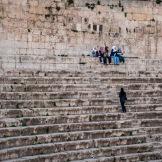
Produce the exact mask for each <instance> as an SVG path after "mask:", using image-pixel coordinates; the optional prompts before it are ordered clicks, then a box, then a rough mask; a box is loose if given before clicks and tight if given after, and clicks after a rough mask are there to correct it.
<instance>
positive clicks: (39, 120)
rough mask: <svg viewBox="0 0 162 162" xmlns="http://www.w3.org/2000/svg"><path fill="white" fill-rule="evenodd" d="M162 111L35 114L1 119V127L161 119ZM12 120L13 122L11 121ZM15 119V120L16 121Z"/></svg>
mask: <svg viewBox="0 0 162 162" xmlns="http://www.w3.org/2000/svg"><path fill="white" fill-rule="evenodd" d="M161 118H162V111H157V112H154V111H152V112H140V113H137V112H134V113H127V114H121V113H107V114H106V113H103V114H85V115H83V114H79V115H58V116H56V115H55V116H47V115H46V116H35V117H20V118H14V119H13V118H4V119H3V118H2V119H0V128H3V127H16V126H32V125H42V124H63V123H68V124H69V123H80V122H96V121H97V122H101V121H123V122H124V121H125V120H127V119H133V120H136V119H142V120H143V119H156V120H158V119H161ZM10 121H11V122H10ZM14 121H15V122H14Z"/></svg>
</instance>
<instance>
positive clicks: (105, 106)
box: [0, 56, 162, 162]
mask: <svg viewBox="0 0 162 162" xmlns="http://www.w3.org/2000/svg"><path fill="white" fill-rule="evenodd" d="M71 57H72V56H71ZM66 59H67V58H66V57H63V59H62V60H61V62H62V64H65V65H66V64H67V62H66V61H65V60H66ZM71 60H74V58H73V59H72V58H71ZM76 60H77V59H76ZM137 62H138V64H137ZM157 62H158V63H157ZM160 63H161V62H160V61H157V60H147V61H145V60H134V61H132V60H131V61H129V60H127V62H126V64H123V65H119V66H115V65H107V66H104V65H101V64H98V62H97V61H96V60H94V59H93V58H89V57H86V56H84V57H81V58H79V59H78V61H76V62H75V63H73V64H72V62H71V63H70V61H69V62H68V64H69V65H68V66H67V67H68V68H66V66H65V67H63V66H60V68H56V70H54V69H52V68H51V69H50V70H49V71H43V70H39V71H38V70H34V71H31V70H30V69H28V70H25V69H21V70H12V71H7V72H2V73H1V77H0V101H1V103H0V161H3V162H38V161H39V162H68V161H71V162H146V161H147V162H155V161H156V162H161V161H162V72H161V69H160ZM57 64H58V65H59V62H58V63H57ZM139 65H141V66H139ZM149 65H150V66H149ZM153 65H154V66H153ZM53 67H56V65H55V64H54V65H53ZM137 67H139V68H137ZM135 69H136V70H135ZM121 87H124V89H125V91H126V92H127V97H128V101H127V104H126V107H127V111H128V112H127V113H125V114H123V113H121V110H120V104H119V99H118V92H119V90H120V88H121Z"/></svg>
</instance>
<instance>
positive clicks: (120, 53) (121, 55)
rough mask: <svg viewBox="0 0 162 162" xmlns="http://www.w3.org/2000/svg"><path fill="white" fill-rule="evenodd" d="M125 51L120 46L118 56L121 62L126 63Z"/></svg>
mask: <svg viewBox="0 0 162 162" xmlns="http://www.w3.org/2000/svg"><path fill="white" fill-rule="evenodd" d="M123 53H124V51H123V50H122V49H121V48H118V51H117V54H116V56H117V57H118V58H119V61H120V62H123V63H125V58H124V56H123Z"/></svg>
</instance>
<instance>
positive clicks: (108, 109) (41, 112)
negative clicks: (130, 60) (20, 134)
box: [0, 104, 162, 118]
mask: <svg viewBox="0 0 162 162" xmlns="http://www.w3.org/2000/svg"><path fill="white" fill-rule="evenodd" d="M145 111H146V112H150V111H151V112H153V111H162V105H159V104H157V105H149V104H145V105H129V106H127V112H145ZM118 112H121V107H120V106H119V105H112V106H111V105H110V106H82V107H53V108H33V109H27V108H23V109H0V117H3V116H5V117H6V118H19V117H29V116H30V117H34V116H53V115H80V114H100V113H118Z"/></svg>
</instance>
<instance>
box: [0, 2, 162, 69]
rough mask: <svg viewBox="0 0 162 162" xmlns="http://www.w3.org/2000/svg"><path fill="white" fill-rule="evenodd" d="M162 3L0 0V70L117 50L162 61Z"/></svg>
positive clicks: (129, 54) (33, 66) (46, 63)
mask: <svg viewBox="0 0 162 162" xmlns="http://www.w3.org/2000/svg"><path fill="white" fill-rule="evenodd" d="M161 42H162V4H156V2H155V0H143V1H141V0H131V1H130V0H120V1H119V0H99V1H98V0H0V66H1V67H0V68H1V69H6V68H10V69H12V68H22V67H23V68H29V67H31V68H36V69H39V68H40V67H41V66H42V65H44V66H46V65H48V63H49V62H50V61H51V60H52V58H53V57H54V56H55V55H61V54H69V55H77V54H79V55H82V54H87V53H88V52H89V50H90V49H91V48H93V47H94V46H97V45H99V46H101V45H104V44H106V45H108V46H110V47H111V46H112V45H117V46H122V47H124V48H125V51H126V55H127V56H138V57H141V58H159V57H161V58H162V54H161V51H162V43H161Z"/></svg>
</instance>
